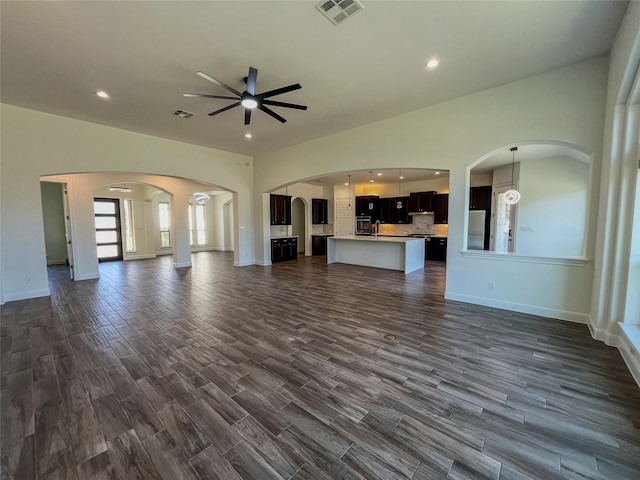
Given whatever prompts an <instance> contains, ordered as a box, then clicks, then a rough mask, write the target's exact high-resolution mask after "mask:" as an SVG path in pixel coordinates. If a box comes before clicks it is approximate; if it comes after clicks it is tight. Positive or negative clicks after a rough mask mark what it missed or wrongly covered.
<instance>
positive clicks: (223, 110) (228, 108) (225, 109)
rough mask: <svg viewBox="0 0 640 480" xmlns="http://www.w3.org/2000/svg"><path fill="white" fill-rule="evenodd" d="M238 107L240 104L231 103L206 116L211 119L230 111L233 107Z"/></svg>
mask: <svg viewBox="0 0 640 480" xmlns="http://www.w3.org/2000/svg"><path fill="white" fill-rule="evenodd" d="M238 105H240V102H236V103H232V104H231V105H227V106H226V107H224V108H221V109H220V110H216V111H215V112H211V113H209V114H208V115H209V116H210V117H213V116H214V115H217V114H219V113H222V112H226V111H227V110H230V109H232V108H233V107H237V106H238Z"/></svg>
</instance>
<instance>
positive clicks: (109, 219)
mask: <svg viewBox="0 0 640 480" xmlns="http://www.w3.org/2000/svg"><path fill="white" fill-rule="evenodd" d="M93 213H94V216H95V226H96V246H97V249H98V261H99V262H109V261H116V260H122V235H121V232H120V201H119V200H118V199H117V198H95V199H94V201H93Z"/></svg>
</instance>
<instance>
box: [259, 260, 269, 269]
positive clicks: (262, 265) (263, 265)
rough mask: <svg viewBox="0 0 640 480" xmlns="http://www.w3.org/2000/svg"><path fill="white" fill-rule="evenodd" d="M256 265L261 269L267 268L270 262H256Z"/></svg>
mask: <svg viewBox="0 0 640 480" xmlns="http://www.w3.org/2000/svg"><path fill="white" fill-rule="evenodd" d="M256 265H260V266H261V267H268V266H269V265H271V260H256Z"/></svg>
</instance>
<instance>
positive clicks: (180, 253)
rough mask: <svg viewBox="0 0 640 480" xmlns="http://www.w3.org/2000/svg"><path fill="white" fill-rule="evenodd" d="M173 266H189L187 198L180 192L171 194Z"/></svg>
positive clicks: (189, 243)
mask: <svg viewBox="0 0 640 480" xmlns="http://www.w3.org/2000/svg"><path fill="white" fill-rule="evenodd" d="M171 205H172V206H173V211H172V212H171V213H172V215H171V218H172V219H173V222H172V224H173V241H172V244H173V266H174V267H176V268H182V267H190V266H191V240H190V239H189V197H188V195H187V194H185V193H183V192H180V193H174V194H173V201H172V202H171Z"/></svg>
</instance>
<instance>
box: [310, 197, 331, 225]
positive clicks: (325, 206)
mask: <svg viewBox="0 0 640 480" xmlns="http://www.w3.org/2000/svg"><path fill="white" fill-rule="evenodd" d="M311 218H312V221H311V223H313V224H314V225H327V224H328V223H329V200H327V199H326V198H312V199H311Z"/></svg>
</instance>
